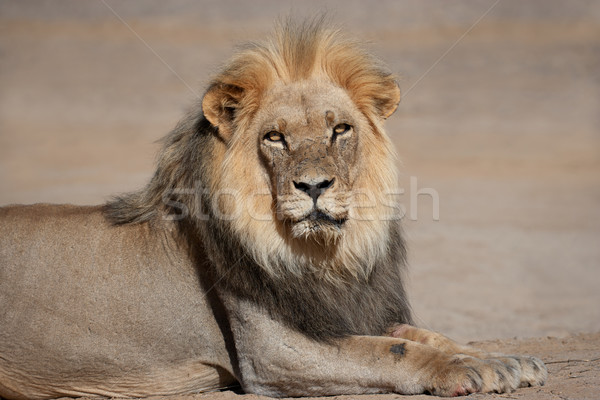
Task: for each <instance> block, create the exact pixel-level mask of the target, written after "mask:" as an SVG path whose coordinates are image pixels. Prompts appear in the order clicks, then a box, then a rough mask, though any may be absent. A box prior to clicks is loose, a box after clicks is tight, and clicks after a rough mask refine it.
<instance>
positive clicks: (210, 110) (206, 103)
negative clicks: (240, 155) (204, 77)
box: [202, 83, 243, 140]
mask: <svg viewBox="0 0 600 400" xmlns="http://www.w3.org/2000/svg"><path fill="white" fill-rule="evenodd" d="M242 95H243V89H242V88H240V87H238V86H235V85H228V84H224V83H215V84H213V85H212V86H211V87H209V88H208V90H207V91H206V94H205V95H204V98H203V99H202V112H203V113H204V116H205V117H206V119H207V120H208V122H210V123H211V124H212V125H213V126H215V127H216V128H218V129H219V134H220V135H222V136H223V138H224V139H226V140H229V138H230V137H231V134H232V132H233V120H234V119H235V113H236V110H237V109H238V107H239V105H240V101H241V99H242Z"/></svg>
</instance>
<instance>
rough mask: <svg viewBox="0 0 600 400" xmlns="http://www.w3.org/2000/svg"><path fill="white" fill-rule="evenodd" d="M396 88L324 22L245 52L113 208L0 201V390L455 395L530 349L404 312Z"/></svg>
mask: <svg viewBox="0 0 600 400" xmlns="http://www.w3.org/2000/svg"><path fill="white" fill-rule="evenodd" d="M399 100H400V91H399V89H398V86H397V84H396V82H395V80H394V76H393V75H392V74H390V73H389V72H388V71H387V70H386V69H385V68H384V67H383V66H382V64H381V63H380V62H379V61H377V60H376V59H374V58H373V57H371V56H370V55H368V54H367V53H365V52H364V51H363V50H361V48H360V47H359V46H358V45H357V44H356V43H354V42H352V41H349V40H347V39H345V38H343V37H342V36H341V35H340V34H339V33H337V32H335V31H331V30H327V29H324V28H323V22H322V21H316V22H313V23H306V24H303V25H302V24H301V25H296V24H294V23H290V22H288V23H285V24H282V25H281V26H280V27H279V30H278V32H277V34H276V35H275V36H274V39H273V40H271V41H268V42H264V43H255V44H251V45H248V46H246V47H245V48H244V49H243V50H242V51H241V52H240V53H239V54H238V55H236V56H235V57H234V59H233V60H232V61H231V62H230V63H229V64H228V65H227V66H226V67H225V68H224V69H223V71H222V72H221V73H220V74H218V75H217V76H216V77H215V78H214V79H213V81H212V83H211V84H210V85H209V88H208V90H207V92H206V94H205V96H204V98H203V101H202V110H200V109H195V110H192V112H190V114H189V115H188V116H187V117H186V118H185V119H184V120H183V121H182V122H181V123H180V124H179V125H178V126H177V127H176V128H175V130H174V131H173V132H172V133H171V134H170V135H169V136H167V137H166V138H165V142H164V147H163V150H162V152H161V154H160V156H159V160H158V165H157V170H156V172H155V175H154V177H153V178H152V179H151V181H150V182H149V184H148V185H147V186H146V187H145V188H144V189H142V190H140V191H137V192H133V193H130V194H126V195H122V196H119V197H117V198H115V199H114V200H113V201H111V202H109V203H108V204H106V205H105V206H103V207H75V206H51V205H35V206H12V207H5V208H0V221H1V222H0V327H1V328H0V396H2V397H6V398H9V399H24V398H32V399H44V398H52V397H60V396H82V395H101V396H109V397H128V396H129V397H143V396H151V395H168V394H174V393H193V392H199V391H204V390H211V389H217V388H222V387H226V386H228V385H230V384H232V383H233V382H234V381H237V382H239V383H240V384H241V385H242V387H243V389H244V390H245V391H247V392H252V393H258V394H265V395H270V396H305V395H336V394H360V393H382V392H398V393H405V394H415V393H423V392H430V393H434V394H439V395H445V396H449V395H461V394H468V393H471V392H476V391H484V392H486V391H498V392H510V391H512V390H514V389H515V388H516V387H518V386H524V385H530V384H543V382H544V380H545V379H546V375H547V373H546V370H545V367H544V365H543V363H541V361H539V360H537V359H535V358H530V357H518V356H503V355H498V354H492V355H490V354H485V353H482V352H479V351H477V350H474V349H471V348H468V347H464V346H460V345H458V344H456V343H454V342H452V341H450V340H449V339H447V338H445V337H443V336H441V335H439V334H435V333H432V332H428V331H425V330H420V329H417V328H414V327H412V326H410V325H407V324H410V323H411V316H410V307H409V305H408V301H407V300H406V295H405V291H404V287H403V283H402V275H403V267H404V262H405V249H404V242H403V239H402V236H401V230H400V228H399V226H398V223H399V221H398V217H399V216H398V215H397V214H396V213H395V208H394V207H393V204H391V196H392V195H393V193H394V192H395V190H396V182H397V176H396V172H395V167H394V166H395V160H396V158H395V153H394V151H393V149H392V146H391V143H390V141H389V139H388V137H387V135H386V133H385V131H384V127H383V122H384V120H385V119H386V118H388V117H389V116H390V115H391V114H392V113H393V112H394V110H395V109H396V107H397V104H398V102H399Z"/></svg>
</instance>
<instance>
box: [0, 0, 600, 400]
mask: <svg viewBox="0 0 600 400" xmlns="http://www.w3.org/2000/svg"><path fill="white" fill-rule="evenodd" d="M107 4H108V5H110V6H111V7H112V8H113V9H114V11H115V12H116V13H117V14H118V15H119V16H120V17H121V18H122V19H123V21H124V22H126V24H127V25H126V24H125V23H124V22H123V21H121V20H119V19H118V18H117V17H116V16H115V15H114V14H113V13H112V12H111V11H110V10H109V9H108V8H107V6H106V5H104V4H103V3H102V2H79V1H48V2H45V1H38V2H31V1H18V2H17V1H0V204H9V203H35V202H60V203H75V204H94V203H100V202H102V201H104V200H106V199H107V198H108V197H109V196H110V195H111V194H114V193H118V192H121V191H126V190H131V189H135V188H138V187H140V186H141V185H143V184H144V182H145V181H146V180H147V179H148V177H149V176H150V174H151V173H152V170H153V157H154V155H155V153H156V151H157V149H158V145H157V144H156V143H155V141H156V140H157V139H159V138H160V137H162V136H163V135H164V134H165V133H167V132H168V131H169V130H170V129H171V128H172V127H173V126H174V125H175V123H176V121H177V120H178V119H179V118H180V117H181V115H182V114H183V112H184V111H185V110H186V109H187V107H189V106H190V105H192V104H194V103H195V102H197V101H198V95H200V94H201V93H202V87H203V85H204V84H205V83H206V81H207V79H208V77H209V75H210V74H211V73H212V72H214V71H215V70H216V69H217V68H218V66H219V64H220V63H221V62H223V61H224V60H225V58H226V57H227V56H228V55H229V54H231V53H232V51H233V46H234V45H235V44H236V43H239V42H240V41H244V40H247V39H248V38H260V37H262V36H264V35H265V34H266V33H267V32H268V31H269V30H270V27H271V26H272V22H273V20H274V19H275V18H276V17H277V16H278V15H285V14H287V13H288V12H289V10H291V9H294V10H295V12H296V13H298V14H310V13H314V12H315V11H316V10H319V9H322V8H323V7H322V6H321V5H322V4H325V7H326V8H328V9H329V10H330V15H331V16H332V20H333V21H334V22H335V23H339V24H341V25H342V26H343V27H344V28H345V29H346V30H347V31H348V32H349V33H351V34H352V35H355V36H358V37H361V38H363V39H366V40H369V41H370V42H371V46H370V47H371V49H372V50H373V51H374V52H375V53H377V54H378V55H379V56H381V57H382V58H383V59H384V60H386V62H388V63H389V65H390V67H391V68H392V70H393V71H396V72H398V73H399V74H401V76H402V80H401V86H402V88H403V91H404V94H405V95H404V99H403V101H402V103H401V106H400V109H399V110H398V112H397V113H396V115H395V116H393V117H392V118H391V119H390V120H389V122H388V129H389V132H390V134H391V136H392V138H393V141H394V143H395V145H396V147H397V150H398V152H399V154H400V156H401V158H402V160H403V163H402V165H401V166H399V167H400V168H401V170H402V172H403V177H402V184H403V185H404V187H405V188H406V193H405V194H404V195H403V196H402V197H401V198H400V200H401V201H402V203H403V205H404V206H405V207H406V209H407V215H406V218H405V219H406V221H405V230H406V234H407V237H408V240H409V246H410V264H411V271H410V275H409V290H410V294H411V299H412V303H413V306H414V309H415V313H416V315H417V317H418V320H419V323H420V324H421V325H423V326H425V327H429V328H431V329H435V330H439V331H441V332H444V333H446V334H447V335H449V336H451V337H453V338H455V339H458V340H460V341H464V342H466V341H471V340H479V341H480V340H493V341H491V342H484V343H482V346H483V347H486V348H490V349H496V348H497V349H499V350H506V351H509V352H513V351H514V352H520V353H530V354H535V355H538V356H541V357H542V358H543V359H544V360H546V361H549V362H551V364H549V367H550V372H551V375H550V376H551V377H550V381H549V383H548V385H547V386H546V387H544V388H542V389H539V388H533V389H524V390H520V391H518V392H516V393H514V394H511V395H510V396H496V397H499V398H518V399H520V398H542V399H545V398H559V397H560V398H597V397H598V395H597V393H598V389H600V385H599V383H600V379H599V378H600V374H599V363H598V360H597V358H598V357H599V354H598V353H599V351H598V348H600V336H599V335H598V334H597V333H596V334H593V333H594V332H599V331H600V307H599V305H600V290H598V287H600V268H599V267H600V3H598V2H593V1H570V2H560V1H543V0H541V1H530V2H514V1H513V2H509V1H500V2H499V3H497V4H496V6H495V7H493V8H492V9H491V10H489V9H490V6H492V5H493V4H494V2H493V1H471V2H463V3H451V4H449V3H447V2H443V1H424V2H420V1H416V0H415V1H402V2H397V1H391V0H390V1H381V2H377V3H376V6H368V7H367V6H364V5H363V4H362V3H361V2H359V1H345V2H335V1H328V2H324V3H322V2H317V1H308V2H302V3H296V4H295V5H292V4H291V3H286V2H278V1H274V0H261V1H259V2H247V3H241V4H238V3H237V2H233V1H223V0H221V1H206V2H188V1H176V2H168V5H167V3H166V2H164V3H163V2H160V1H151V2H141V1H130V2H125V3H121V2H116V1H109V2H107ZM488 10H489V13H487V14H486V12H487V11H488ZM484 14H485V16H484V17H483V18H482V19H481V20H479V18H480V17H482V16H483V15H484ZM478 20H479V22H478V23H476V24H474V23H475V22H476V21H478ZM411 177H414V178H413V180H414V179H416V187H415V186H413V187H411V184H410V182H411ZM419 189H420V190H421V191H422V193H432V192H433V191H435V193H437V195H436V196H439V220H434V218H433V217H434V213H433V207H432V206H433V203H434V202H433V201H432V197H431V196H429V195H427V194H420V195H418V196H417V193H418V190H419ZM423 191H424V192H423ZM415 198H416V201H415ZM580 333H590V334H588V335H580ZM549 336H550V338H549ZM528 337H538V338H539V339H523V338H528ZM513 338H517V339H513ZM498 339H501V340H500V341H499V340H498ZM569 359H573V360H577V361H571V362H568V360H569ZM593 359H595V361H585V360H593ZM194 397H195V396H194ZM234 397H236V395H234V394H232V393H230V392H226V393H222V394H211V395H208V396H206V398H207V399H209V398H210V399H212V398H219V399H222V398H227V399H229V398H234ZM252 397H255V396H246V397H244V398H252ZM396 397H397V396H380V397H377V396H375V398H396ZM186 398H187V397H186ZM201 398H203V397H201Z"/></svg>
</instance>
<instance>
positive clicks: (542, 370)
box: [509, 356, 548, 387]
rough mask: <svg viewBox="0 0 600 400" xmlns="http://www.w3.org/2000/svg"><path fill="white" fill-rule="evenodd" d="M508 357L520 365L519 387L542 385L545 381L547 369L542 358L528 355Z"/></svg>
mask: <svg viewBox="0 0 600 400" xmlns="http://www.w3.org/2000/svg"><path fill="white" fill-rule="evenodd" d="M509 358H511V359H513V360H515V361H516V362H517V363H518V364H519V366H520V369H521V379H520V382H519V387H528V386H543V385H544V384H545V383H546V379H548V369H547V368H546V365H545V364H544V363H543V362H542V360H540V359H539V358H536V357H530V356H509Z"/></svg>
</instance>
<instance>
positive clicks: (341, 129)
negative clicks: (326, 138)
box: [333, 124, 352, 140]
mask: <svg viewBox="0 0 600 400" xmlns="http://www.w3.org/2000/svg"><path fill="white" fill-rule="evenodd" d="M351 129H352V126H350V125H348V124H337V125H336V126H335V127H334V128H333V139H334V140H335V138H336V137H337V136H340V135H343V134H345V133H348V132H350V130H351Z"/></svg>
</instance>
